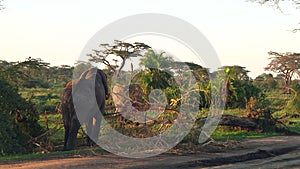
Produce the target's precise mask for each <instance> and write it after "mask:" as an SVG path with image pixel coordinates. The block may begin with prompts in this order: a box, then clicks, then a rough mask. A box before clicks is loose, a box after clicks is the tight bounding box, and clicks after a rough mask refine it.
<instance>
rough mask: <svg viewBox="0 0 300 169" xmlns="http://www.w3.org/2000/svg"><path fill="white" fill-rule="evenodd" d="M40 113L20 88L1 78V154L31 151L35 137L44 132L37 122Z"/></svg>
mask: <svg viewBox="0 0 300 169" xmlns="http://www.w3.org/2000/svg"><path fill="white" fill-rule="evenodd" d="M38 117H39V116H38V113H37V111H36V110H35V108H34V105H33V104H32V103H31V102H30V101H26V100H25V99H23V98H22V97H21V96H20V95H19V94H18V90H17V89H16V88H14V87H12V86H11V85H10V84H9V83H8V82H7V81H6V80H4V79H3V78H0V127H1V130H0V142H1V144H0V154H1V155H7V154H19V153H25V152H30V151H31V150H32V148H33V145H32V143H31V142H30V141H31V139H32V138H33V137H36V136H38V135H39V134H41V133H42V128H41V127H40V126H39V124H38V123H37V121H38Z"/></svg>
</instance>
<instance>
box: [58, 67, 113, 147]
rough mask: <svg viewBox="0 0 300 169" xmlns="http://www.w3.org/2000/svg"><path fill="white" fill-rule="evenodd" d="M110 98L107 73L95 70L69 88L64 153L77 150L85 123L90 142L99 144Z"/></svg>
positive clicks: (65, 104)
mask: <svg viewBox="0 0 300 169" xmlns="http://www.w3.org/2000/svg"><path fill="white" fill-rule="evenodd" d="M108 95H109V92H108V86H107V77H106V74H105V73H104V72H103V71H102V70H100V69H97V68H95V67H94V68H90V69H89V70H87V71H85V72H84V73H82V74H81V76H80V78H79V79H77V80H74V81H72V82H69V83H68V84H67V85H66V88H65V89H64V92H63V96H62V101H61V107H62V115H63V121H64V128H65V138H64V150H72V149H75V140H76V137H77V134H78V130H79V128H80V124H81V123H83V122H84V123H85V124H86V129H87V134H88V136H89V138H88V143H89V144H91V143H92V141H94V142H97V140H98V135H99V132H100V124H101V117H102V116H101V114H100V113H102V112H103V111H104V108H105V100H106V99H107V97H108ZM80 122H81V123H80Z"/></svg>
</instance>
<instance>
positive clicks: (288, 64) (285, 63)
mask: <svg viewBox="0 0 300 169" xmlns="http://www.w3.org/2000/svg"><path fill="white" fill-rule="evenodd" d="M269 55H271V56H273V57H271V58H270V59H271V62H270V63H269V64H268V65H267V67H265V70H268V71H272V72H275V73H278V74H282V75H283V76H284V80H285V85H286V87H288V86H289V85H290V84H291V82H292V78H293V77H294V75H298V76H299V70H300V53H290V52H287V53H277V52H269Z"/></svg>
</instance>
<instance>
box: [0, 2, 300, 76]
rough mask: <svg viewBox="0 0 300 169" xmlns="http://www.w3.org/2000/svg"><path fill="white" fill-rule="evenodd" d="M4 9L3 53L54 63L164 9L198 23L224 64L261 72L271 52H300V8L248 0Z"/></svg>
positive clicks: (9, 5)
mask: <svg viewBox="0 0 300 169" xmlns="http://www.w3.org/2000/svg"><path fill="white" fill-rule="evenodd" d="M3 5H4V6H5V7H6V9H5V10H3V11H1V12H0V59H1V60H7V61H23V60H24V59H25V58H27V57H29V56H31V57H34V58H41V59H43V60H44V61H46V62H50V63H51V65H62V64H67V65H73V64H74V63H75V61H76V60H77V59H78V58H79V56H80V53H81V50H82V49H83V47H84V46H85V44H86V43H87V41H88V40H89V39H90V38H91V37H92V36H93V35H94V34H95V33H96V32H97V31H99V30H100V29H101V28H103V27H104V26H106V25H107V24H109V23H112V22H114V21H116V20H118V19H121V18H123V17H126V16H130V15H135V14H141V13H161V14H168V15H172V16H175V17H178V18H181V19H183V20H185V21H187V22H189V23H190V24H192V25H194V26H195V27H197V28H198V29H199V31H201V32H202V33H203V34H204V35H205V36H206V37H207V38H208V40H209V41H210V43H211V44H212V45H213V47H214V49H215V50H216V52H217V54H218V56H219V59H220V61H221V64H222V65H223V66H225V65H240V66H245V67H246V69H248V70H249V71H251V72H250V73H249V75H250V76H251V77H256V76H257V75H259V74H261V73H263V72H264V70H263V68H264V67H265V66H266V65H267V64H268V63H269V61H270V60H268V58H269V56H268V54H267V52H269V51H276V52H300V32H299V33H292V32H291V31H289V30H291V29H293V28H296V27H297V26H298V27H300V25H298V23H299V22H300V15H299V14H300V9H299V10H296V9H294V8H293V7H292V6H291V5H285V4H283V6H282V9H283V13H281V12H280V11H278V10H275V9H273V8H272V7H268V6H261V5H259V4H254V3H250V2H246V0H230V1H223V0H206V1H204V0H201V1H200V0H189V1H183V0H151V1H140V0H127V1H124V0H105V1H104V0H103V1H102V0H72V1H71V0H4V2H3Z"/></svg>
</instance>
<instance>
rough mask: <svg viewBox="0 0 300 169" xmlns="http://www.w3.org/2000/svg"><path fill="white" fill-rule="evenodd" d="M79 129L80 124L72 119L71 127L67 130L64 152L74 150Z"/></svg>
mask: <svg viewBox="0 0 300 169" xmlns="http://www.w3.org/2000/svg"><path fill="white" fill-rule="evenodd" d="M79 128H80V123H79V121H78V120H77V119H73V120H72V122H71V127H70V129H69V137H68V140H67V144H66V150H73V149H75V142H76V138H77V134H78V130H79Z"/></svg>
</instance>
